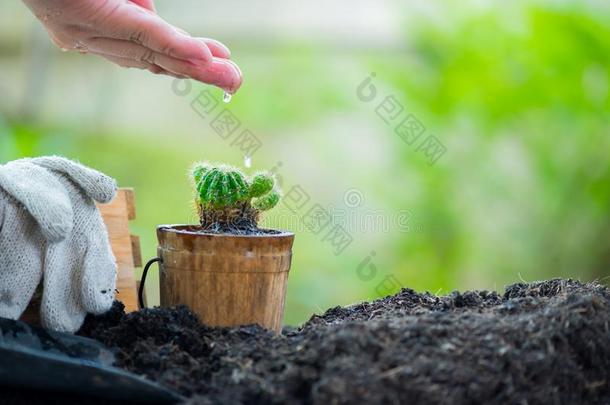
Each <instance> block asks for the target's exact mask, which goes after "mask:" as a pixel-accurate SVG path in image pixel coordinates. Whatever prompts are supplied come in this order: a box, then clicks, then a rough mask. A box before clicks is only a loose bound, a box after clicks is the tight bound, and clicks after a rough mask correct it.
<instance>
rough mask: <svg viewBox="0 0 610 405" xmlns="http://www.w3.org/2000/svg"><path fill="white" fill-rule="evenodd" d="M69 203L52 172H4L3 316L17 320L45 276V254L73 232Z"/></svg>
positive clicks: (28, 168) (12, 168)
mask: <svg viewBox="0 0 610 405" xmlns="http://www.w3.org/2000/svg"><path fill="white" fill-rule="evenodd" d="M72 223H73V212H72V205H71V204H70V199H69V197H68V195H67V194H66V192H65V191H64V190H63V187H62V185H61V183H59V181H58V180H57V179H55V178H54V177H53V175H52V174H51V173H49V172H48V171H47V170H45V169H43V168H40V167H38V166H33V165H30V164H25V163H23V162H12V163H9V164H6V165H3V166H0V316H1V317H4V318H11V319H17V318H19V317H20V316H21V314H22V313H23V311H24V310H25V308H26V307H27V305H28V303H29V302H30V299H31V298H32V295H33V294H34V291H35V290H36V287H37V286H38V284H39V282H40V277H41V275H42V263H43V257H44V255H43V252H44V250H45V249H46V246H47V243H49V242H60V241H62V240H63V239H64V238H65V237H66V236H67V235H68V233H70V231H71V229H72Z"/></svg>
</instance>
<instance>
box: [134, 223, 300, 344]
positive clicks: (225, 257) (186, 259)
mask: <svg viewBox="0 0 610 405" xmlns="http://www.w3.org/2000/svg"><path fill="white" fill-rule="evenodd" d="M157 238H158V240H159V248H158V255H159V257H158V259H157V260H158V261H159V262H160V270H161V272H160V277H159V279H160V293H161V305H162V306H174V305H179V304H185V305H187V306H189V307H190V308H191V310H193V312H195V313H196V314H198V315H199V317H200V319H201V321H202V322H203V323H204V324H207V325H210V326H237V325H246V324H259V325H261V326H263V327H265V328H267V329H271V330H274V331H275V332H277V333H279V332H280V331H281V328H282V320H283V317H284V303H285V297H286V287H287V282H288V272H289V270H290V264H291V260H292V243H293V241H294V234H293V233H290V232H278V233H269V234H263V235H227V234H205V233H201V228H199V227H196V226H189V225H163V226H159V227H158V228H157ZM143 281H144V280H143ZM142 284H143V283H142Z"/></svg>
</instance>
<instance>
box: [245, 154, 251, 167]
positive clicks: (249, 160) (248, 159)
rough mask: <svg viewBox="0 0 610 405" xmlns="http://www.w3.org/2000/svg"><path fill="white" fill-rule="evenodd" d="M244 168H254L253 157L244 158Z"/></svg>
mask: <svg viewBox="0 0 610 405" xmlns="http://www.w3.org/2000/svg"><path fill="white" fill-rule="evenodd" d="M244 166H246V167H247V168H248V169H249V168H251V167H252V156H250V155H246V156H244Z"/></svg>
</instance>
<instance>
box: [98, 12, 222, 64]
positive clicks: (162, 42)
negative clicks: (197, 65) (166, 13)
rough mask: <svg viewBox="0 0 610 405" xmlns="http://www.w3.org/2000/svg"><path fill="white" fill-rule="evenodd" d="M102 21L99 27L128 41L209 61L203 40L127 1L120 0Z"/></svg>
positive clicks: (210, 56) (207, 50) (110, 34)
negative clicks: (119, 3) (118, 4)
mask: <svg viewBox="0 0 610 405" xmlns="http://www.w3.org/2000/svg"><path fill="white" fill-rule="evenodd" d="M102 25H103V26H102V27H101V28H102V30H100V31H101V32H102V33H103V34H106V35H108V36H109V37H110V38H115V39H122V40H127V41H131V42H134V43H136V44H139V45H143V46H145V47H146V48H149V49H151V50H153V51H155V52H158V53H160V54H164V55H167V56H170V57H173V58H178V59H185V60H197V61H199V62H201V63H210V62H212V53H211V52H210V50H209V49H208V47H207V46H206V45H205V43H203V42H202V41H200V40H198V39H196V38H193V37H191V36H189V35H186V34H184V33H182V32H179V31H177V30H176V29H175V28H174V27H173V26H171V25H170V24H168V23H167V22H165V21H164V20H163V19H162V18H161V17H159V16H158V15H156V14H153V13H149V12H144V11H143V10H142V8H140V7H139V6H138V5H136V4H133V3H131V2H126V3H122V4H121V6H119V7H118V8H117V10H116V11H115V12H114V13H112V14H111V15H110V16H109V17H108V18H107V19H105V20H104V22H103V24H102Z"/></svg>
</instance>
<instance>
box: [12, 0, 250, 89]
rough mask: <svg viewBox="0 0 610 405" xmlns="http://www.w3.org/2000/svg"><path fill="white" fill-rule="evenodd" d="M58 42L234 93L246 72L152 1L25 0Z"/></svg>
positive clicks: (217, 44) (214, 44) (126, 64)
mask: <svg viewBox="0 0 610 405" xmlns="http://www.w3.org/2000/svg"><path fill="white" fill-rule="evenodd" d="M24 3H25V4H26V5H27V6H28V7H29V8H30V10H32V12H33V13H34V15H35V16H36V17H37V18H38V19H39V20H40V21H41V22H42V24H43V25H44V27H45V28H46V29H47V31H48V32H49V35H50V36H51V39H52V40H53V42H54V43H55V44H56V45H57V46H59V47H60V48H62V49H64V50H75V51H79V52H81V53H92V54H95V55H99V56H102V57H104V58H106V59H108V60H110V61H111V62H114V63H116V64H118V65H120V66H123V67H135V68H140V69H147V70H149V71H151V72H153V73H155V74H166V75H170V76H174V77H181V78H182V77H186V78H192V79H195V80H198V81H201V82H204V83H208V84H212V85H215V86H218V87H220V88H222V89H223V90H225V91H227V92H229V93H235V92H236V91H237V89H239V87H240V86H241V83H242V75H241V71H240V70H239V68H238V67H237V65H236V64H235V63H233V62H232V61H230V60H229V58H230V52H229V50H228V48H227V47H226V46H224V45H223V44H221V43H220V42H218V41H215V40H212V39H204V38H193V37H191V36H190V35H188V34H187V33H185V32H184V31H182V30H179V29H177V28H175V27H173V26H172V25H170V24H168V23H167V22H165V21H164V20H163V19H162V18H161V17H159V16H158V15H157V14H156V12H155V8H154V5H153V1H152V0H133V1H129V0H24Z"/></svg>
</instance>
